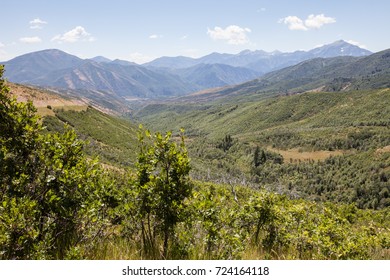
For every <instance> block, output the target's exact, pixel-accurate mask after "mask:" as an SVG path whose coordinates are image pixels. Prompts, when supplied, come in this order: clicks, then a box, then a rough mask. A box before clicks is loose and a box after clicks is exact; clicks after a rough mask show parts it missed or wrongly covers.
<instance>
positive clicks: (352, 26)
mask: <svg viewBox="0 0 390 280" xmlns="http://www.w3.org/2000/svg"><path fill="white" fill-rule="evenodd" d="M1 10H2V16H1V26H2V28H1V29H0V61H5V60H8V59H11V58H13V57H15V56H18V55H21V54H24V53H28V52H33V51H38V50H43V49H49V48H58V49H61V50H63V51H66V52H68V53H71V54H74V55H77V56H79V57H82V58H91V57H94V56H97V55H102V56H105V57H107V58H110V59H116V58H119V59H124V60H130V61H134V62H137V63H142V62H146V61H149V60H152V59H154V58H157V57H160V56H179V55H184V56H191V57H200V56H203V55H206V54H209V53H212V52H220V53H238V52H240V51H242V50H245V49H251V50H265V51H274V50H280V51H284V52H291V51H295V50H309V49H312V48H314V47H317V46H320V45H323V44H327V43H331V42H334V41H336V40H340V39H343V40H346V41H349V42H352V43H354V44H357V45H360V46H362V47H365V48H367V49H369V50H371V51H374V52H375V51H381V50H384V49H387V48H390V36H389V35H390V34H389V33H390V29H389V27H390V16H389V11H390V1H388V0H378V1H376V0H372V1H363V0H296V1H294V0H290V1H288V0H256V1H255V0H223V1H216V0H207V1H205V0H194V1H188V0H187V1H184V0H182V1H179V0H164V1H163V0H160V1H158V0H153V1H152V0H110V1H103V0H77V1H75V0H66V1H55V0H29V1H28V0H25V1H23V0H12V1H4V2H3V3H2V4H1Z"/></svg>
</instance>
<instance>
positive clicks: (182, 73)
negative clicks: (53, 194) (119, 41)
mask: <svg viewBox="0 0 390 280" xmlns="http://www.w3.org/2000/svg"><path fill="white" fill-rule="evenodd" d="M370 54H371V52H370V51H368V50H365V49H362V48H359V47H357V46H355V45H352V44H349V43H347V42H345V41H337V42H334V43H332V44H328V45H324V46H322V47H318V48H315V49H313V50H310V51H296V52H292V53H282V52H279V51H274V52H265V51H261V50H257V51H250V50H245V51H242V52H240V53H238V54H220V53H212V54H209V55H206V56H203V57H201V58H198V59H194V58H189V57H161V58H158V59H156V60H154V61H151V62H149V63H145V64H143V65H138V64H136V63H133V62H129V61H124V60H118V59H117V60H110V59H107V58H105V57H102V56H98V57H94V58H91V59H81V58H78V57H76V56H74V55H71V54H68V53H65V52H63V51H61V50H56V49H50V50H43V51H38V52H33V53H28V54H25V55H21V56H18V57H16V58H14V59H11V60H9V61H6V62H3V63H1V64H4V65H5V69H6V72H5V77H6V78H7V79H8V80H9V81H11V82H15V83H21V84H29V85H36V86H41V87H47V88H55V89H59V90H61V91H64V92H67V93H71V94H73V95H78V96H79V97H85V96H88V99H90V100H93V101H94V102H95V104H100V105H101V106H107V103H110V102H111V100H115V102H116V103H117V104H120V103H122V104H125V103H128V102H127V101H134V100H144V99H161V98H163V99H164V98H168V97H175V96H176V97H178V96H186V95H189V94H191V93H193V92H197V91H200V90H205V89H209V88H215V87H226V86H232V85H237V84H239V85H240V87H242V86H241V84H242V83H244V84H245V83H249V84H253V83H257V81H260V83H264V81H267V83H268V81H269V79H270V77H271V76H269V75H277V74H275V73H278V71H276V70H279V69H286V67H289V66H291V65H297V64H298V65H300V63H302V62H304V61H311V60H313V59H314V60H315V59H324V60H318V61H325V60H326V59H329V58H334V57H337V59H336V60H335V63H337V62H336V61H339V63H341V64H344V63H345V62H352V61H357V58H356V57H361V56H363V57H365V56H368V55H370ZM311 63H313V62H311ZM319 63H320V64H321V63H322V62H319ZM327 63H328V62H327ZM329 63H330V62H329ZM304 65H306V64H304ZM331 65H333V64H332V63H331ZM299 67H302V66H299ZM307 67H308V68H309V69H308V70H307V71H308V72H312V71H311V69H310V67H314V65H312V66H309V65H307ZM331 67H333V66H331ZM290 69H291V68H290ZM300 69H301V68H300ZM271 71H274V72H272V73H274V74H272V73H271ZM321 71H322V68H321ZM292 72H293V73H295V75H298V76H299V74H298V73H299V72H296V70H294V71H292ZM336 76H337V75H336ZM280 89H281V87H280V86H279V88H278V90H280ZM222 90H226V89H225V88H224V89H222ZM111 103H112V102H111ZM104 104H105V105H104ZM114 107H115V106H114Z"/></svg>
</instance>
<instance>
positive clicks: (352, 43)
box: [347, 40, 367, 49]
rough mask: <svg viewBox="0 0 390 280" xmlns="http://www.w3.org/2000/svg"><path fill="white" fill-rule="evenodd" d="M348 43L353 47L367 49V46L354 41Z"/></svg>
mask: <svg viewBox="0 0 390 280" xmlns="http://www.w3.org/2000/svg"><path fill="white" fill-rule="evenodd" d="M347 43H350V44H351V45H355V46H358V47H359V48H362V49H367V46H366V45H363V44H360V43H359V42H356V41H354V40H347Z"/></svg>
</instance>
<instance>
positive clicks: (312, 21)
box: [278, 14, 336, 31]
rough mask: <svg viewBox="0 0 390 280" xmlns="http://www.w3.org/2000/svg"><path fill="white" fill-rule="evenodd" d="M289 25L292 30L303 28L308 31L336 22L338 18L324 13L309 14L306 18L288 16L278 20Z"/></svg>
mask: <svg viewBox="0 0 390 280" xmlns="http://www.w3.org/2000/svg"><path fill="white" fill-rule="evenodd" d="M278 22H279V23H284V24H286V25H287V26H288V29H290V30H302V31H307V30H311V29H319V28H321V27H322V26H324V25H325V24H330V23H335V22H336V19H335V18H332V17H326V16H325V15H324V14H320V15H313V14H312V15H309V16H308V17H307V19H306V20H302V19H301V18H299V17H297V16H288V17H285V18H282V19H280V20H279V21H278Z"/></svg>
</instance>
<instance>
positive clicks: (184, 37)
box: [180, 35, 188, 40]
mask: <svg viewBox="0 0 390 280" xmlns="http://www.w3.org/2000/svg"><path fill="white" fill-rule="evenodd" d="M187 38H188V35H183V36H181V38H180V40H186V39H187Z"/></svg>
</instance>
